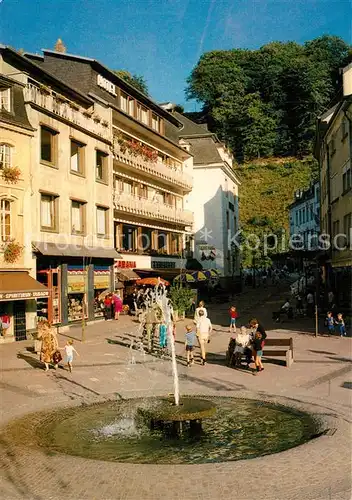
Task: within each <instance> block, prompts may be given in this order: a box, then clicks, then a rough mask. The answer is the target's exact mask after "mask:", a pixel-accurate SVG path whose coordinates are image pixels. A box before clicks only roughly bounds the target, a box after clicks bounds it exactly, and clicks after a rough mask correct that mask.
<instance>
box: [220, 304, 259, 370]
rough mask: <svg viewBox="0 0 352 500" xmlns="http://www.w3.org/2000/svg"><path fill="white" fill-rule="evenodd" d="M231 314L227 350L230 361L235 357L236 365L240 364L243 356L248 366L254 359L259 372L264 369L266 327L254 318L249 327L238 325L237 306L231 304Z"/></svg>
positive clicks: (247, 366)
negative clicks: (238, 326)
mask: <svg viewBox="0 0 352 500" xmlns="http://www.w3.org/2000/svg"><path fill="white" fill-rule="evenodd" d="M229 316H230V333H231V338H230V343H229V347H228V350H227V358H228V361H229V363H231V362H232V360H233V359H234V361H235V365H240V364H241V360H242V356H244V357H245V360H246V368H249V365H250V364H251V363H252V360H254V363H255V369H256V371H257V372H261V371H263V370H264V367H263V364H262V356H263V347H264V344H265V339H266V332H265V329H264V327H263V326H262V325H261V324H260V323H259V322H258V321H257V319H255V318H253V319H252V320H251V321H250V323H249V328H247V327H246V326H241V327H240V328H239V329H237V327H236V321H237V318H238V312H237V309H236V307H235V306H231V307H230V310H229Z"/></svg>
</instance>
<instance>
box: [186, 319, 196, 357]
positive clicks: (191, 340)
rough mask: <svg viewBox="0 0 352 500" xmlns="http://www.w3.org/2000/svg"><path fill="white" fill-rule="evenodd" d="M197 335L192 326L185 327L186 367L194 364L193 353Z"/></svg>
mask: <svg viewBox="0 0 352 500" xmlns="http://www.w3.org/2000/svg"><path fill="white" fill-rule="evenodd" d="M196 339H197V335H196V332H195V331H194V326H192V325H187V326H186V340H185V348H186V356H187V366H188V367H189V366H191V365H193V363H194V357H193V351H194V347H195V345H196Z"/></svg>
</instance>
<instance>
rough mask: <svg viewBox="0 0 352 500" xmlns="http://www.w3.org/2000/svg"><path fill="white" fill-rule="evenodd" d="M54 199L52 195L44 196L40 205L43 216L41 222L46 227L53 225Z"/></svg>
mask: <svg viewBox="0 0 352 500" xmlns="http://www.w3.org/2000/svg"><path fill="white" fill-rule="evenodd" d="M52 203H53V200H52V198H51V197H50V196H42V199H41V205H40V216H41V224H42V226H45V227H52V225H53V220H52V212H51V204H52Z"/></svg>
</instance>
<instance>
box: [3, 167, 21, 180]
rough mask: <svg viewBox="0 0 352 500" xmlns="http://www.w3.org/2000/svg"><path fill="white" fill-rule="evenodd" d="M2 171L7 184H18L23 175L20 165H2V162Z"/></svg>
mask: <svg viewBox="0 0 352 500" xmlns="http://www.w3.org/2000/svg"><path fill="white" fill-rule="evenodd" d="M0 171H1V176H2V178H3V179H4V181H5V182H6V183H7V184H17V182H18V181H19V179H20V176H21V170H20V169H19V168H18V167H10V166H2V163H0Z"/></svg>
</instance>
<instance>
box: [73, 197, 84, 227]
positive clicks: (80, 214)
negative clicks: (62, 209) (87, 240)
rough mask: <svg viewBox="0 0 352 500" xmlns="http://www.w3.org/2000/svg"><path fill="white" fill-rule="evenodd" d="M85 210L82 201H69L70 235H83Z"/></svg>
mask: <svg viewBox="0 0 352 500" xmlns="http://www.w3.org/2000/svg"><path fill="white" fill-rule="evenodd" d="M85 208H86V203H85V202H82V201H76V200H72V201H71V232H72V234H84V233H85Z"/></svg>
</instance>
